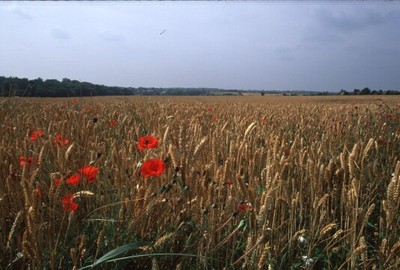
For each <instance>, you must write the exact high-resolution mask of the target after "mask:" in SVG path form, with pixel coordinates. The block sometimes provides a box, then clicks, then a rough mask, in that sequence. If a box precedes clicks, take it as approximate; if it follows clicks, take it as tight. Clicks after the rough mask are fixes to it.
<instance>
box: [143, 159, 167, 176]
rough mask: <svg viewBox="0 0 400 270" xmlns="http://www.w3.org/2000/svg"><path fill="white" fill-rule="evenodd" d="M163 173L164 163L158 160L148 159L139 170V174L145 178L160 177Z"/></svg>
mask: <svg viewBox="0 0 400 270" xmlns="http://www.w3.org/2000/svg"><path fill="white" fill-rule="evenodd" d="M164 172H165V163H164V162H163V161H162V160H161V159H159V158H156V159H150V160H147V161H145V162H144V163H143V165H142V167H141V168H140V174H141V175H142V176H144V177H145V178H148V177H151V176H160V175H161V174H163V173H164Z"/></svg>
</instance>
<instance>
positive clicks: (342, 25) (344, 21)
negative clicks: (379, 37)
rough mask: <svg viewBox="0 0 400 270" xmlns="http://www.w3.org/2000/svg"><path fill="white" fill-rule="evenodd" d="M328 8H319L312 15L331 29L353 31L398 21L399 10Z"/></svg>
mask: <svg viewBox="0 0 400 270" xmlns="http://www.w3.org/2000/svg"><path fill="white" fill-rule="evenodd" d="M362 9H363V11H362V12H360V11H359V10H354V9H353V12H348V11H347V10H345V9H343V10H332V9H330V10H328V9H319V10H317V11H316V12H315V13H314V15H315V18H316V19H317V21H318V22H319V23H320V24H321V25H322V26H323V27H326V28H327V29H328V30H331V31H336V30H337V31H355V30H360V29H365V28H369V27H374V26H380V25H383V24H387V23H390V22H394V21H399V15H400V14H399V11H390V12H387V13H386V14H385V13H384V12H379V11H377V10H371V9H365V8H362Z"/></svg>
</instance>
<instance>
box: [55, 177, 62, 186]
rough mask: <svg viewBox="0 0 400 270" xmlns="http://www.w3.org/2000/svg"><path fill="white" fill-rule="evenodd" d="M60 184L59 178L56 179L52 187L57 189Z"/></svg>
mask: <svg viewBox="0 0 400 270" xmlns="http://www.w3.org/2000/svg"><path fill="white" fill-rule="evenodd" d="M60 184H61V178H57V179H56V180H54V186H55V187H58V186H59V185H60Z"/></svg>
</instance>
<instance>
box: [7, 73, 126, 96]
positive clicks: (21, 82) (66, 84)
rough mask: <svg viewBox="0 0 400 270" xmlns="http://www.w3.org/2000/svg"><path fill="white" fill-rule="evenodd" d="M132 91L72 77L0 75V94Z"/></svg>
mask: <svg viewBox="0 0 400 270" xmlns="http://www.w3.org/2000/svg"><path fill="white" fill-rule="evenodd" d="M131 94H132V91H130V90H129V89H128V88H123V87H110V86H104V85H97V84H92V83H88V82H80V81H76V80H70V79H62V81H58V80H53V79H52V80H43V79H41V78H37V79H35V80H28V79H26V78H23V79H21V78H17V77H8V78H6V77H0V96H3V97H4V96H24V97H76V96H105V95H131Z"/></svg>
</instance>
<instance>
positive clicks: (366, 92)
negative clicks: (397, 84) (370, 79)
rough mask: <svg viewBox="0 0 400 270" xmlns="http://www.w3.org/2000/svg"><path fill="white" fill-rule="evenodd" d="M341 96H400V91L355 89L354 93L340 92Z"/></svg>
mask: <svg viewBox="0 0 400 270" xmlns="http://www.w3.org/2000/svg"><path fill="white" fill-rule="evenodd" d="M339 94H340V95H400V91H398V90H371V89H370V88H368V87H365V88H363V89H354V90H353V92H349V91H346V90H344V89H342V90H340V93H339Z"/></svg>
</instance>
